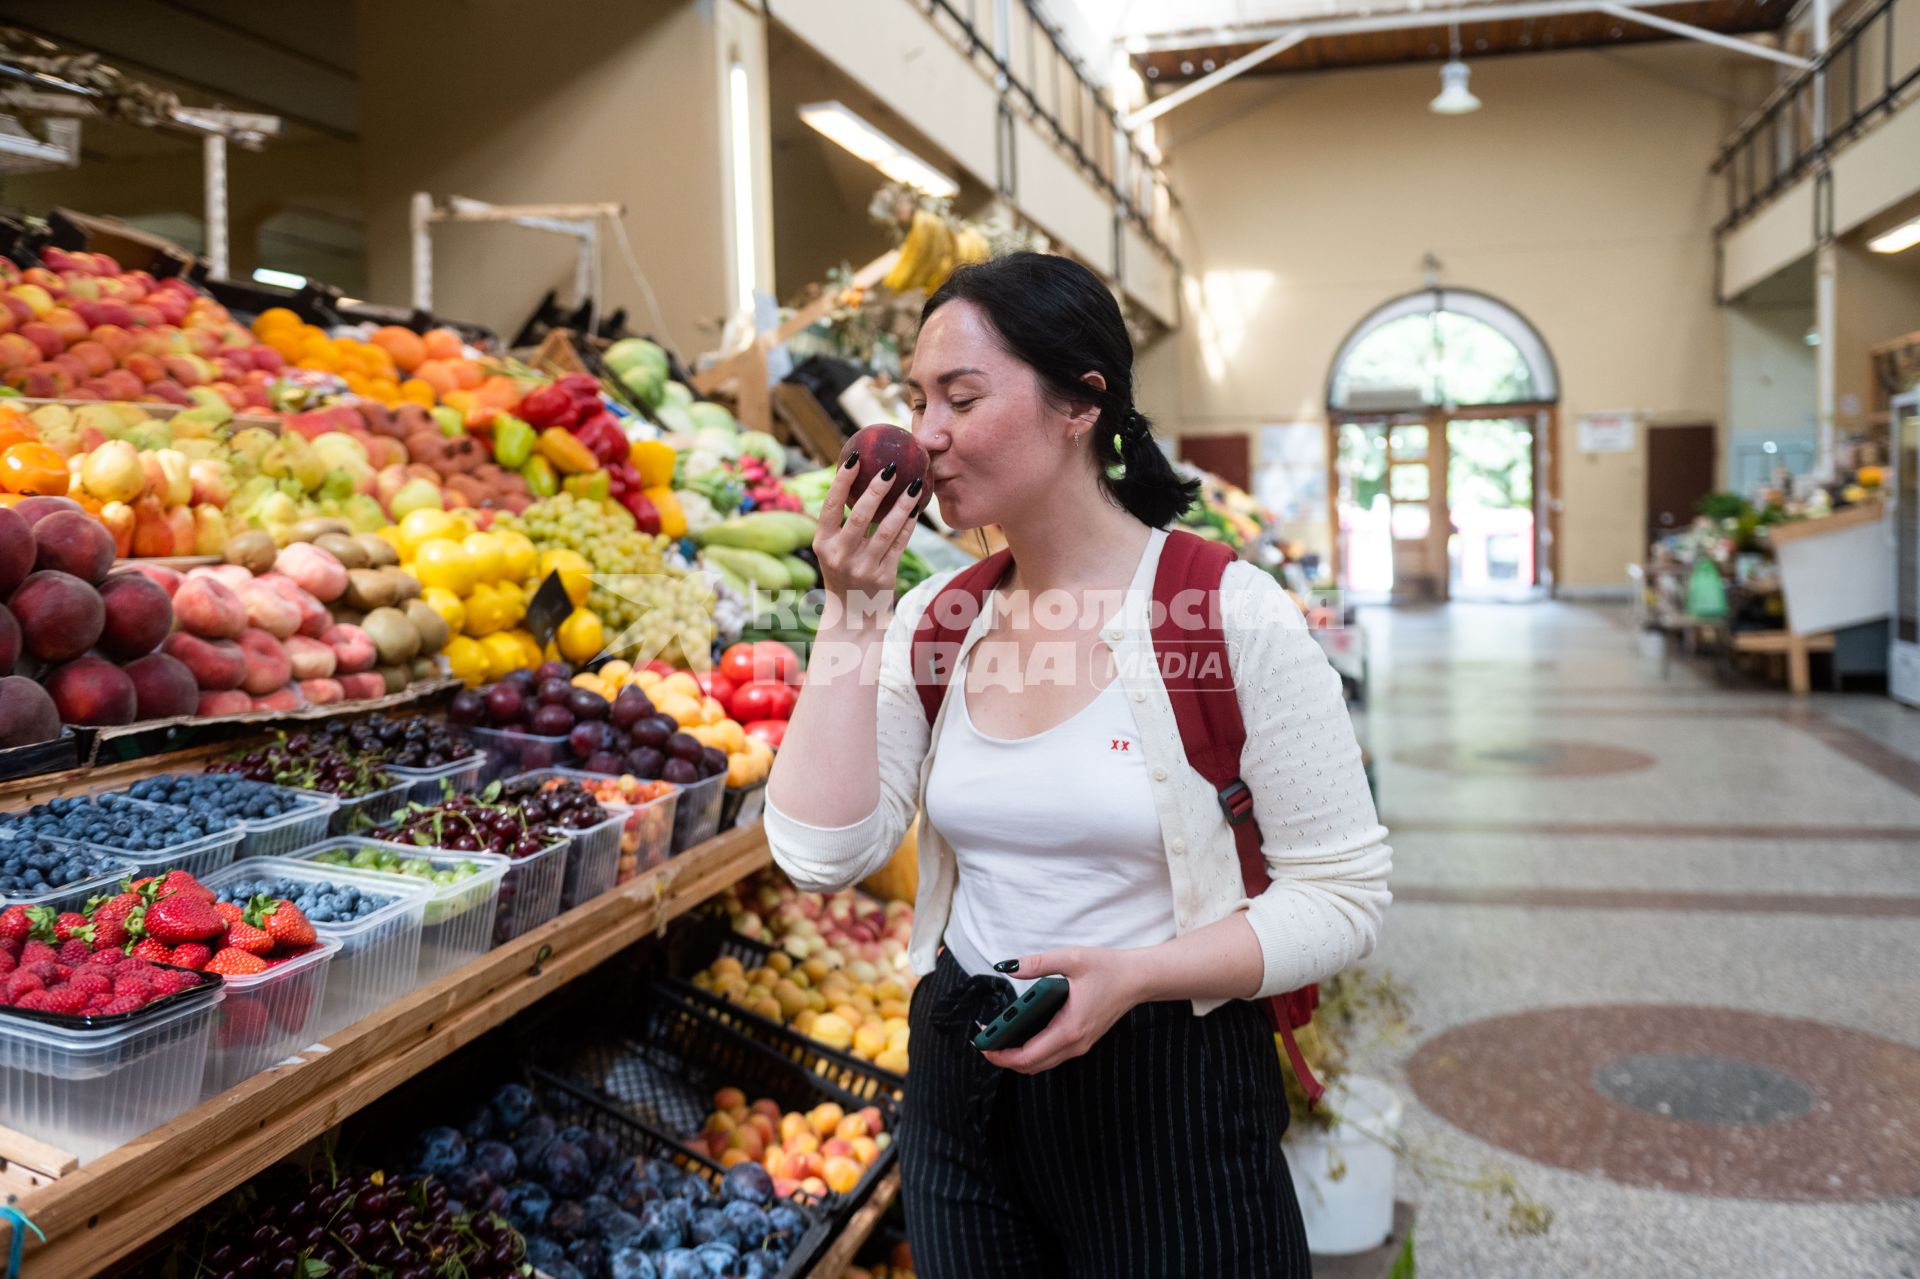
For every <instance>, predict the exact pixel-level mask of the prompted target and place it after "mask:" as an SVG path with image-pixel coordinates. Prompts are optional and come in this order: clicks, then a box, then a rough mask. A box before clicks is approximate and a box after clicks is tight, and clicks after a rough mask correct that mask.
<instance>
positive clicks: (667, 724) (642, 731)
mask: <svg viewBox="0 0 1920 1279" xmlns="http://www.w3.org/2000/svg"><path fill="white" fill-rule="evenodd" d="M679 731H680V725H678V724H676V723H675V722H674V721H673V718H672V717H671V716H667V715H648V716H645V717H643V718H641V719H637V720H635V721H634V723H633V727H632V728H629V729H628V730H627V733H628V734H629V735H630V736H631V737H632V738H633V744H634V745H635V746H651V747H653V748H654V749H655V750H658V751H664V750H665V749H666V747H667V739H668V738H669V737H672V736H673V735H674V734H675V733H677V732H679Z"/></svg>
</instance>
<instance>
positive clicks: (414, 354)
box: [373, 324, 427, 373]
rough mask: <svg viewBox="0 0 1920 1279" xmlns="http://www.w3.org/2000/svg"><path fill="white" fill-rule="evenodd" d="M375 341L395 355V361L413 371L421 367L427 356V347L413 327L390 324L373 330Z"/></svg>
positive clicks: (384, 349) (389, 353) (375, 343)
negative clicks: (407, 327)
mask: <svg viewBox="0 0 1920 1279" xmlns="http://www.w3.org/2000/svg"><path fill="white" fill-rule="evenodd" d="M373 342H374V345H375V346H378V347H379V348H380V349H381V350H383V351H385V352H386V353H387V354H388V355H390V356H392V357H393V362H394V364H396V365H397V366H399V367H400V368H403V369H405V370H407V371H408V372H409V373H411V372H412V371H413V370H415V369H417V368H419V367H420V362H421V361H422V360H424V359H426V358H427V347H426V344H425V343H424V342H422V341H421V340H420V335H419V334H418V333H415V332H414V331H413V330H412V329H403V328H401V327H400V326H399V325H397V324H389V325H386V326H384V327H382V328H378V329H375V330H374V331H373Z"/></svg>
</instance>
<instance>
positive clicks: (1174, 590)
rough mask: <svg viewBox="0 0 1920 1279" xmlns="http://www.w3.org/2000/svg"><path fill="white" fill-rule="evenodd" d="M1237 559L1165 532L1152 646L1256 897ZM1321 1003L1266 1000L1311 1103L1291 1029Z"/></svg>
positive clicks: (1257, 851)
mask: <svg viewBox="0 0 1920 1279" xmlns="http://www.w3.org/2000/svg"><path fill="white" fill-rule="evenodd" d="M1234 559H1235V556H1234V553H1233V549H1232V548H1231V547H1229V546H1226V545H1225V544H1223V543H1220V542H1214V541H1209V540H1208V539H1206V538H1203V537H1200V536H1198V535H1196V534H1193V533H1188V532H1186V531H1184V530H1181V529H1175V530H1173V531H1171V532H1169V533H1168V534H1167V541H1166V545H1165V546H1163V547H1161V549H1160V564H1159V568H1158V570H1157V572H1156V573H1155V575H1154V582H1153V601H1154V605H1155V608H1154V612H1155V614H1156V616H1155V624H1154V627H1153V652H1154V660H1155V661H1156V662H1157V663H1158V664H1159V666H1160V675H1161V681H1162V682H1163V683H1164V684H1165V685H1166V689H1167V699H1168V701H1169V702H1171V703H1172V706H1173V718H1174V722H1175V723H1176V724H1177V725H1178V726H1179V728H1180V742H1181V745H1182V746H1184V747H1185V749H1186V752H1187V762H1188V763H1189V764H1190V765H1192V766H1193V770H1194V771H1195V772H1197V773H1199V774H1200V775H1201V776H1202V777H1204V778H1206V779H1207V781H1208V783H1209V784H1210V785H1212V787H1213V788H1214V791H1215V792H1216V793H1217V794H1218V796H1219V802H1220V810H1221V812H1222V813H1224V814H1225V816H1226V819H1227V825H1228V827H1229V829H1231V830H1232V831H1233V844H1234V851H1235V852H1236V853H1237V854H1238V855H1239V859H1240V878H1241V882H1242V886H1243V889H1244V891H1245V893H1246V895H1247V896H1248V897H1258V896H1259V895H1260V894H1261V893H1263V892H1265V891H1266V889H1267V887H1268V885H1269V884H1271V883H1272V882H1273V880H1272V877H1271V876H1270V875H1269V874H1268V873H1267V861H1266V856H1265V854H1264V853H1263V851H1262V849H1261V838H1260V824H1259V822H1258V821H1256V820H1255V818H1254V813H1253V792H1252V791H1251V790H1249V789H1248V788H1247V784H1246V782H1245V781H1243V780H1242V779H1241V777H1240V753H1241V751H1242V750H1243V749H1245V747H1246V744H1247V727H1246V723H1245V721H1244V720H1243V719H1242V718H1241V716H1240V700H1239V695H1238V693H1237V692H1236V691H1235V688H1234V683H1233V669H1232V663H1231V660H1230V658H1229V655H1228V653H1227V641H1226V636H1225V634H1224V633H1223V631H1222V630H1221V626H1220V581H1221V578H1222V577H1223V576H1224V575H1225V574H1226V569H1227V565H1228V564H1230V563H1232V562H1233V560H1234ZM1318 1002H1319V999H1318V991H1317V990H1315V988H1313V987H1311V986H1309V987H1307V988H1305V989H1304V990H1301V991H1293V992H1290V993H1288V994H1285V995H1278V996H1275V997H1273V998H1272V999H1270V1000H1268V1001H1267V1014H1268V1017H1269V1019H1270V1020H1271V1021H1272V1022H1273V1026H1274V1029H1275V1030H1276V1031H1277V1032H1279V1035H1280V1039H1281V1042H1282V1044H1283V1045H1284V1046H1285V1048H1286V1052H1287V1060H1288V1062H1289V1063H1291V1065H1292V1066H1293V1073H1294V1076H1295V1077H1296V1078H1297V1079H1299V1081H1300V1086H1301V1087H1302V1088H1303V1089H1305V1090H1306V1094H1307V1101H1308V1104H1309V1105H1311V1104H1312V1103H1314V1102H1317V1101H1318V1100H1319V1099H1320V1095H1321V1093H1322V1092H1323V1091H1324V1089H1323V1088H1322V1087H1321V1085H1320V1082H1319V1080H1317V1079H1315V1078H1314V1077H1313V1072H1312V1070H1311V1069H1309V1068H1308V1066H1307V1060H1306V1057H1305V1055H1304V1054H1303V1053H1301V1051H1300V1045H1299V1043H1298V1042H1297V1041H1296V1040H1295V1039H1294V1035H1293V1032H1294V1028H1295V1027H1297V1026H1304V1025H1306V1024H1307V1021H1308V1020H1309V1019H1310V1018H1311V1016H1312V1012H1313V1007H1314V1005H1315V1004H1317V1003H1318Z"/></svg>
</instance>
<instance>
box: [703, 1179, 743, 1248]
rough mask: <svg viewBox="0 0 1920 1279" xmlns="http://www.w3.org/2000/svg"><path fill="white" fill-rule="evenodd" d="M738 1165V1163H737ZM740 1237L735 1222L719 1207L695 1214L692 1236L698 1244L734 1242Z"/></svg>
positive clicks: (705, 1209)
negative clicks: (734, 1225)
mask: <svg viewBox="0 0 1920 1279" xmlns="http://www.w3.org/2000/svg"><path fill="white" fill-rule="evenodd" d="M736 1166H738V1165H736ZM738 1237H739V1235H738V1232H736V1231H735V1230H734V1228H733V1223H732V1222H731V1221H728V1220H727V1214H726V1213H724V1212H722V1211H721V1210H720V1209H718V1208H702V1209H701V1210H700V1211H698V1212H696V1213H694V1214H693V1230H692V1238H693V1241H694V1242H695V1243H696V1244H701V1243H713V1242H714V1241H715V1240H718V1241H720V1242H722V1243H732V1242H734V1241H735V1240H736V1239H737V1238H738Z"/></svg>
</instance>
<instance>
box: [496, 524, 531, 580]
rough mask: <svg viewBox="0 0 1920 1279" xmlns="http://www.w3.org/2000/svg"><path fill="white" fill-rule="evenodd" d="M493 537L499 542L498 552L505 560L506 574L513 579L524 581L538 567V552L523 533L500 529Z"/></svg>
mask: <svg viewBox="0 0 1920 1279" xmlns="http://www.w3.org/2000/svg"><path fill="white" fill-rule="evenodd" d="M493 538H494V540H495V541H496V542H498V543H499V544H500V554H501V556H502V558H504V559H505V560H506V562H507V567H506V576H507V577H509V578H511V579H512V580H513V581H516V582H524V581H526V580H527V579H528V578H529V577H532V576H533V574H534V570H536V569H538V568H539V567H540V552H539V551H536V550H535V549H534V548H533V543H532V542H531V541H530V540H528V538H527V535H526V534H525V533H516V532H514V531H513V530H512V529H500V530H498V531H496V532H495V533H494V534H493Z"/></svg>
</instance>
